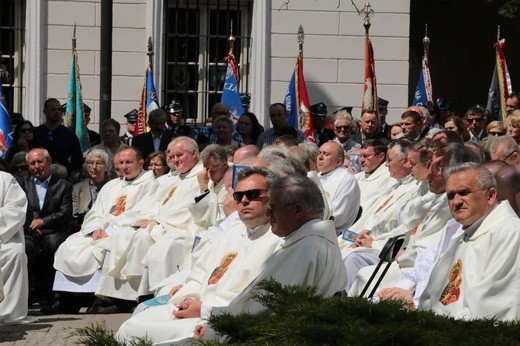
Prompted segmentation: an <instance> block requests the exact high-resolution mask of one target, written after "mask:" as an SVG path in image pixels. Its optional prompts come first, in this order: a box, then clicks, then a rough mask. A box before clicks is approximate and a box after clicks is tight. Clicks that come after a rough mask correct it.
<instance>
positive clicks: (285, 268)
mask: <svg viewBox="0 0 520 346" xmlns="http://www.w3.org/2000/svg"><path fill="white" fill-rule="evenodd" d="M318 193H319V189H318V187H317V186H316V184H315V183H314V182H312V181H311V180H310V179H309V178H307V177H300V176H287V177H283V178H280V179H278V180H277V181H276V182H275V183H274V184H273V185H272V186H271V188H270V189H269V209H268V213H269V215H270V217H271V230H272V232H273V233H274V234H276V235H277V236H279V237H282V238H283V239H284V242H283V244H282V247H281V249H280V250H278V251H277V252H275V253H274V254H273V255H272V256H271V257H270V258H269V259H268V260H267V261H266V263H265V265H264V266H263V268H259V269H260V270H261V272H260V273H259V274H258V276H257V278H256V279H255V281H254V282H252V283H251V284H250V285H249V286H248V287H247V288H246V289H245V290H244V291H242V293H241V294H240V295H239V296H237V297H236V298H235V299H234V300H233V301H232V302H231V303H230V304H229V306H227V307H216V308H214V309H213V310H212V311H211V313H212V314H219V313H222V312H227V313H233V314H238V313H242V312H250V313H257V312H259V311H261V310H264V309H265V307H264V306H262V305H261V304H259V303H258V302H256V301H254V300H253V299H252V296H251V293H252V291H253V290H254V287H255V286H256V284H257V283H258V282H260V281H262V280H265V279H268V278H273V279H274V280H276V281H277V282H279V283H281V284H283V285H303V286H313V287H315V288H316V292H317V294H319V295H323V296H331V295H333V294H335V293H336V292H339V291H341V290H342V289H343V287H344V286H345V283H346V275H345V271H344V270H343V261H342V260H341V252H340V251H339V248H338V242H337V237H336V232H335V227H334V223H333V222H332V221H330V220H326V221H323V210H324V203H323V200H322V199H321V198H315V196H316V195H318ZM205 325H206V322H205V321H201V324H200V325H199V326H197V328H196V330H195V335H196V336H199V337H200V336H203V335H204V334H205ZM211 334H212V333H207V335H204V336H205V337H206V338H213V335H211ZM172 341H175V340H172Z"/></svg>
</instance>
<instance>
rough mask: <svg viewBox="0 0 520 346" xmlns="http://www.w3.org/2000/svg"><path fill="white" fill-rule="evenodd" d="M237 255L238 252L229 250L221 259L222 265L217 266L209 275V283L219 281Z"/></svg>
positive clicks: (212, 283)
mask: <svg viewBox="0 0 520 346" xmlns="http://www.w3.org/2000/svg"><path fill="white" fill-rule="evenodd" d="M237 256H238V253H237V252H235V251H233V252H228V253H227V254H225V255H224V257H222V259H221V260H220V265H219V266H218V267H216V268H215V270H213V272H212V273H211V275H210V276H209V279H208V285H214V284H216V283H217V282H219V280H220V279H221V278H222V277H223V276H224V274H225V273H226V271H227V270H228V268H229V266H230V265H231V263H232V262H233V260H234V259H235V258H236V257H237Z"/></svg>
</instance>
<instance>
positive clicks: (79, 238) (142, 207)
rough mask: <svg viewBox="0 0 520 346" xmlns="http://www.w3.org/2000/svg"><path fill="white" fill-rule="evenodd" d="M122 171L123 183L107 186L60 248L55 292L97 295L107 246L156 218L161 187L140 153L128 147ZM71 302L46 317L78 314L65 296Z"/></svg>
mask: <svg viewBox="0 0 520 346" xmlns="http://www.w3.org/2000/svg"><path fill="white" fill-rule="evenodd" d="M117 157H118V158H119V168H120V170H121V172H122V174H124V178H123V179H114V180H111V181H109V182H108V183H106V184H105V186H103V188H102V189H101V191H100V192H99V194H98V197H97V200H96V202H95V203H94V205H93V206H92V208H91V209H90V211H89V212H88V213H87V214H86V215H85V220H84V221H83V225H82V228H81V230H80V231H79V232H77V233H75V234H73V235H71V236H70V237H69V238H67V240H66V241H65V242H64V243H63V244H62V245H61V246H60V247H59V248H58V251H57V252H56V257H55V263H54V267H55V268H56V270H57V271H58V272H57V273H56V278H55V280H54V287H53V290H54V291H60V292H77V293H93V292H95V291H96V289H97V286H98V280H99V276H100V271H99V270H100V269H101V266H102V265H103V262H104V260H105V255H106V253H107V249H108V248H107V245H108V244H110V240H111V239H112V237H114V236H115V235H116V234H117V232H118V230H120V229H124V228H125V227H131V226H133V225H135V222H136V220H138V219H139V218H142V217H146V216H147V215H150V216H151V215H153V208H154V203H153V198H154V196H155V192H156V189H157V188H158V183H157V181H156V180H155V178H154V176H153V173H152V172H151V171H150V172H146V171H144V170H143V169H142V168H143V163H144V160H143V159H142V157H141V153H140V152H139V150H138V149H136V148H133V147H128V148H125V149H123V150H121V151H120V152H119V154H118V155H117ZM62 296H63V297H62V299H65V300H67V302H66V303H65V302H63V303H60V301H57V302H55V303H54V304H53V305H52V306H51V307H50V308H49V309H46V310H47V311H44V312H46V313H59V312H77V311H78V310H79V308H80V307H81V306H78V305H77V304H74V302H75V301H77V302H79V301H80V299H73V298H72V297H70V296H67V295H65V294H63V295H62ZM64 309H65V310H64Z"/></svg>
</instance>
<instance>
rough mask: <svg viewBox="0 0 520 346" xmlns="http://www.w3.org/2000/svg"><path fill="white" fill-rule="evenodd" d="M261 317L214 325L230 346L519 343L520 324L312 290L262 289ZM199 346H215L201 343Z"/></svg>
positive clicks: (222, 319)
mask: <svg viewBox="0 0 520 346" xmlns="http://www.w3.org/2000/svg"><path fill="white" fill-rule="evenodd" d="M255 299H256V300H258V301H259V302H261V303H262V304H263V305H264V306H265V307H266V308H267V309H266V310H265V311H263V312H261V313H259V314H256V315H252V314H240V315H236V316H233V315H229V314H224V315H219V316H213V317H211V318H210V321H209V323H210V325H211V326H212V328H213V329H215V330H216V331H217V332H219V333H220V334H223V335H226V336H227V337H228V342H229V343H230V344H240V345H243V344H265V345H282V344H284V345H324V344H331V345H334V344H342V345H343V344H355V345H361V344H362V345H368V344H370V345H452V344H466V345H474V344H495V345H513V344H515V345H517V344H519V343H520V333H519V332H518V331H519V327H520V323H518V322H514V323H504V322H498V321H496V320H493V319H482V320H473V321H462V320H455V319H453V318H448V317H443V316H438V315H435V314H434V313H432V312H427V311H410V310H408V309H406V308H405V306H404V305H403V304H402V303H401V302H381V303H379V304H373V303H370V302H368V301H367V300H366V299H362V298H346V299H342V298H338V297H329V298H323V297H320V296H318V295H317V294H316V291H315V290H314V289H313V288H309V287H299V286H289V287H283V286H282V285H281V284H279V283H276V282H274V281H263V282H261V283H260V285H259V286H258V291H257V294H256V298H255ZM199 344H204V345H207V344H211V342H207V341H204V342H200V343H199Z"/></svg>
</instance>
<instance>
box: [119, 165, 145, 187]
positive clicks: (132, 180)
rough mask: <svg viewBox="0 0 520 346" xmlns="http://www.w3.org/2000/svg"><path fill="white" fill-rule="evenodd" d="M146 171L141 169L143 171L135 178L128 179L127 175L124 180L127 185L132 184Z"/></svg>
mask: <svg viewBox="0 0 520 346" xmlns="http://www.w3.org/2000/svg"><path fill="white" fill-rule="evenodd" d="M145 173H146V171H145V170H143V169H141V173H139V174H138V175H137V176H136V177H135V178H133V179H127V178H126V177H125V178H124V182H125V183H126V184H127V185H130V184H132V183H133V182H134V181H135V180H136V179H139V178H140V177H141V176H142V175H143V174H145Z"/></svg>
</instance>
